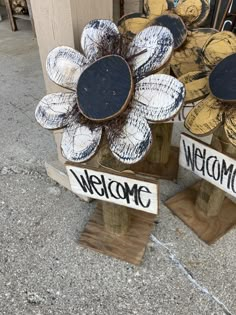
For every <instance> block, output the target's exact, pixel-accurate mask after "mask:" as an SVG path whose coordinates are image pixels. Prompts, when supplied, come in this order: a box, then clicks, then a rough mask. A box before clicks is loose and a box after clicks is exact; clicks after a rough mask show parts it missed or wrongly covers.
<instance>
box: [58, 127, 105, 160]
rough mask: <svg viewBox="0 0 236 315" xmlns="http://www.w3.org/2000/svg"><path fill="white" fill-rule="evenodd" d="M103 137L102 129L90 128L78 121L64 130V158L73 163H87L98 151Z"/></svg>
mask: <svg viewBox="0 0 236 315" xmlns="http://www.w3.org/2000/svg"><path fill="white" fill-rule="evenodd" d="M101 137H102V127H94V128H90V127H87V126H85V125H81V124H80V123H79V122H78V121H74V122H71V123H70V124H68V125H67V126H66V128H65V129H64V132H63V135H62V140H61V149H62V154H63V156H64V157H65V158H66V159H67V160H69V161H72V162H85V161H87V160H88V159H90V158H91V157H92V156H93V155H94V154H95V153H96V151H97V149H98V146H99V143H100V140H101Z"/></svg>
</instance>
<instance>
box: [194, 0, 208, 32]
mask: <svg viewBox="0 0 236 315" xmlns="http://www.w3.org/2000/svg"><path fill="white" fill-rule="evenodd" d="M201 3H202V9H201V13H200V15H199V17H198V18H197V19H196V20H195V21H194V22H193V23H192V24H191V28H196V27H199V26H201V25H202V24H204V22H205V21H206V19H207V18H208V15H209V13H210V1H209V0H201Z"/></svg>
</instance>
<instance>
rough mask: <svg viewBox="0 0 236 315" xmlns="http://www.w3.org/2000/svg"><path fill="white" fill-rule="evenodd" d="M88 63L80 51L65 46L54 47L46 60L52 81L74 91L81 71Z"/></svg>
mask: <svg viewBox="0 0 236 315" xmlns="http://www.w3.org/2000/svg"><path fill="white" fill-rule="evenodd" d="M88 65H89V61H88V60H87V59H86V58H85V57H84V56H83V55H82V54H81V53H79V52H78V51H77V50H75V49H73V48H71V47H67V46H60V47H57V48H54V49H53V50H52V51H51V52H50V53H49V54H48V57H47V60H46V70H47V73H48V76H49V78H50V79H51V80H52V81H53V82H54V83H56V84H58V85H60V86H63V87H65V88H68V89H71V90H74V91H75V90H76V87H77V82H78V79H79V77H80V75H81V73H82V72H83V71H84V70H85V69H86V68H87V66H88Z"/></svg>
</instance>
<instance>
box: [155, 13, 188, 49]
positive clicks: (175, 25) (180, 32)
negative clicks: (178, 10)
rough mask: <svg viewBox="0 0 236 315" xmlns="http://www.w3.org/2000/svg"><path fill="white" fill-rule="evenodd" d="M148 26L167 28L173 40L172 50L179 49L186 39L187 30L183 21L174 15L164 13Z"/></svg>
mask: <svg viewBox="0 0 236 315" xmlns="http://www.w3.org/2000/svg"><path fill="white" fill-rule="evenodd" d="M150 25H159V26H164V27H166V28H168V29H169V30H170V31H171V33H172V35H173V38H174V49H177V48H179V47H180V46H182V44H183V43H184V42H185V40H186V38H187V28H186V26H185V24H184V22H183V20H182V19H181V18H180V17H179V16H178V15H176V14H171V13H169V12H168V13H166V14H162V15H161V16H158V17H156V18H154V19H152V20H151V24H150Z"/></svg>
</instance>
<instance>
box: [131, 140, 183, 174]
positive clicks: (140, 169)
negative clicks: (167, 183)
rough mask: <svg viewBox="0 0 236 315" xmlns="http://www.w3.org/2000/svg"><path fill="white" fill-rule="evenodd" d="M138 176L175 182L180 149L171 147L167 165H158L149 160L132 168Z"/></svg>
mask: <svg viewBox="0 0 236 315" xmlns="http://www.w3.org/2000/svg"><path fill="white" fill-rule="evenodd" d="M130 169H131V170H132V171H134V172H135V173H137V174H141V175H145V176H151V177H154V178H158V179H167V180H175V179H177V176H178V170H179V148H177V147H173V146H172V147H171V148H170V155H169V160H168V162H167V163H165V164H164V163H156V162H151V161H148V160H144V161H141V162H139V163H136V164H134V165H131V168H130Z"/></svg>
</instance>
